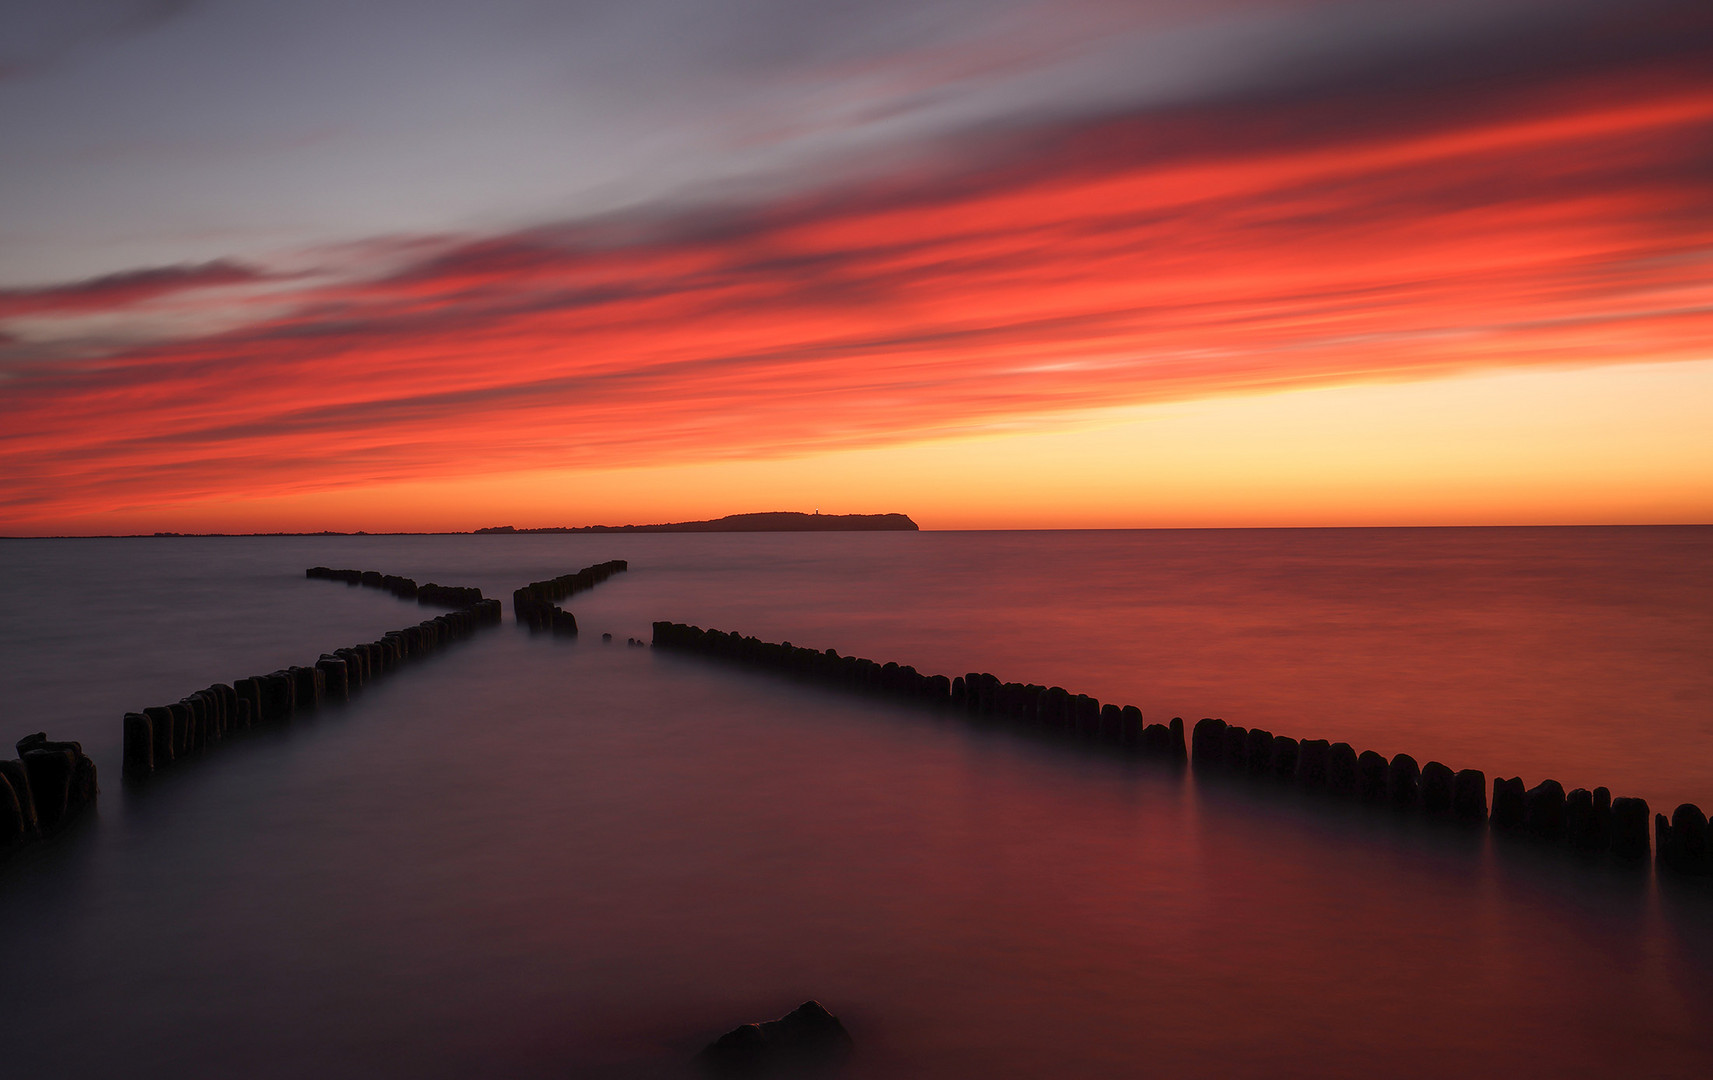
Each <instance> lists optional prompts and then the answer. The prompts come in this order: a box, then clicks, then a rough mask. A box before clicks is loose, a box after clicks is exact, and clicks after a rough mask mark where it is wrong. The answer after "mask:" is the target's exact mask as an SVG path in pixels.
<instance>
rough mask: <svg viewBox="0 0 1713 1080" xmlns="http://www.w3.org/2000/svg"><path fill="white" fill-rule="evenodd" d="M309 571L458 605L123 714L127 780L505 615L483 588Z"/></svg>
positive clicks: (337, 696) (337, 693)
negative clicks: (304, 661) (297, 662)
mask: <svg viewBox="0 0 1713 1080" xmlns="http://www.w3.org/2000/svg"><path fill="white" fill-rule="evenodd" d="M304 576H305V577H309V578H320V579H326V580H329V581H344V582H346V583H347V584H351V585H369V586H371V587H374V588H380V589H385V590H387V591H388V592H391V593H392V594H393V595H394V596H397V597H399V598H400V599H406V600H410V599H414V600H416V601H417V603H419V604H429V605H436V606H442V605H443V606H447V607H451V608H454V610H452V611H449V612H446V613H445V614H441V615H436V616H434V617H432V618H429V619H424V620H422V621H421V622H419V623H417V624H415V625H414V626H407V627H405V628H404V629H402V630H390V631H388V632H387V633H386V634H384V635H382V636H381V637H380V638H377V639H376V640H374V641H370V642H364V643H363V644H360V645H352V646H350V647H348V648H343V649H334V650H333V651H332V652H326V653H322V654H321V657H320V659H318V660H316V661H315V663H313V664H308V665H302V666H294V667H288V668H281V669H279V670H277V671H273V672H270V673H268V674H266V675H253V676H251V677H249V678H246V679H238V680H236V681H234V682H232V683H231V684H227V683H215V684H214V685H213V686H210V687H207V688H206V689H203V690H198V691H196V692H195V693H193V694H191V695H190V696H189V697H187V698H184V699H182V700H181V701H179V702H177V703H176V704H172V705H159V706H152V707H150V708H146V709H143V710H142V711H141V712H134V713H126V714H125V776H126V778H127V779H131V780H141V779H143V778H145V777H148V776H151V775H153V774H154V773H157V772H161V771H163V770H165V769H168V768H171V767H172V766H174V765H177V764H181V763H183V762H184V761H186V760H188V759H190V758H194V757H198V756H200V755H201V754H203V753H204V752H205V751H208V750H210V749H213V748H214V747H216V746H218V745H219V744H220V743H222V742H224V741H225V740H226V739H228V738H231V737H232V736H234V735H236V734H237V733H239V732H241V731H246V730H249V729H251V728H256V727H264V726H275V725H280V724H286V723H289V722H290V721H291V719H292V718H293V717H294V716H296V715H298V714H299V713H306V712H309V711H311V710H314V709H317V708H319V707H321V706H322V705H323V704H326V703H329V702H338V701H345V700H346V699H348V698H349V697H350V696H351V695H352V694H354V693H356V692H357V691H358V690H360V689H362V687H363V686H364V685H365V684H367V683H368V682H370V681H372V680H374V679H378V678H380V677H381V676H383V675H386V674H389V673H390V672H393V671H395V670H397V669H398V668H399V667H401V666H402V665H404V664H405V663H408V662H409V661H411V660H414V659H417V658H420V657H423V656H427V655H428V654H429V653H432V652H435V651H437V650H439V649H441V648H443V647H445V646H446V645H449V644H451V643H452V642H454V641H459V640H461V639H463V638H467V637H469V636H470V635H471V634H474V633H475V632H476V631H477V630H478V629H480V628H481V627H483V626H495V625H498V624H499V622H500V619H501V610H500V602H499V601H498V600H485V599H483V598H482V590H480V589H473V588H460V587H454V586H446V585H434V584H429V585H422V586H418V585H417V584H416V582H414V581H412V580H411V579H409V578H401V577H394V576H392V575H390V574H389V575H382V574H377V573H374V572H373V571H369V572H360V571H356V570H329V569H328V568H327V567H325V566H314V567H310V568H309V569H308V570H306V571H304Z"/></svg>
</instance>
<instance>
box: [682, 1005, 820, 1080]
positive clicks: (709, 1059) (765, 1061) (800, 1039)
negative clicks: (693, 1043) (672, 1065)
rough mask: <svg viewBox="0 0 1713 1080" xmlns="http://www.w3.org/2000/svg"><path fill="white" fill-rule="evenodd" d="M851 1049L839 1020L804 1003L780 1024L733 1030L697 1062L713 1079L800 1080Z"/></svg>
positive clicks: (697, 1057)
mask: <svg viewBox="0 0 1713 1080" xmlns="http://www.w3.org/2000/svg"><path fill="white" fill-rule="evenodd" d="M850 1051H851V1037H850V1035H849V1033H847V1032H846V1031H845V1026H844V1025H843V1024H841V1023H839V1018H838V1017H836V1016H834V1015H833V1014H832V1013H830V1012H828V1011H827V1010H826V1009H824V1008H822V1007H821V1003H820V1002H818V1001H805V1002H804V1003H803V1004H801V1005H799V1006H797V1008H795V1009H793V1010H792V1011H791V1012H789V1013H786V1014H785V1015H784V1016H782V1017H780V1018H779V1019H777V1020H769V1021H767V1022H765V1023H761V1024H745V1025H743V1026H742V1027H738V1028H733V1029H732V1030H731V1031H728V1032H726V1033H725V1034H724V1035H721V1036H720V1037H719V1038H718V1039H715V1040H714V1041H713V1042H711V1043H709V1044H708V1045H707V1046H706V1047H704V1048H703V1050H702V1052H701V1053H700V1054H697V1055H696V1063H697V1064H698V1065H700V1066H701V1067H702V1068H703V1069H704V1070H705V1071H707V1072H709V1073H711V1074H713V1075H715V1076H801V1075H804V1074H805V1073H806V1072H807V1073H813V1072H818V1071H820V1070H823V1069H828V1068H832V1067H834V1066H837V1065H838V1064H840V1063H841V1062H843V1061H844V1060H845V1059H846V1058H847V1057H848V1056H849V1055H850Z"/></svg>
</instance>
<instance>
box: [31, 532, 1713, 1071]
mask: <svg viewBox="0 0 1713 1080" xmlns="http://www.w3.org/2000/svg"><path fill="white" fill-rule="evenodd" d="M608 558H625V559H629V560H630V563H631V567H632V569H631V571H630V572H629V573H628V574H624V575H620V576H618V577H616V578H614V579H612V580H611V581H609V582H607V583H605V584H603V585H601V586H599V587H598V588H597V589H596V590H595V591H594V592H592V593H587V594H579V595H578V596H576V597H574V598H573V599H572V601H571V602H570V603H569V604H568V606H569V607H571V608H572V610H574V611H575V612H576V614H577V616H578V619H579V622H580V623H581V624H582V626H583V630H584V634H583V636H582V637H581V638H580V639H578V640H576V641H569V640H566V639H555V638H552V637H548V636H536V637H532V636H530V635H529V634H528V633H527V632H526V631H523V630H520V629H518V628H517V627H515V626H514V625H513V624H512V623H510V622H509V621H508V622H507V624H506V625H505V626H504V627H502V628H499V629H493V630H486V631H483V632H482V633H480V634H479V635H478V636H477V637H476V638H475V639H473V640H471V641H469V642H466V643H463V644H460V645H457V646H454V647H452V648H451V649H449V650H447V651H445V652H443V653H441V654H440V655H438V656H436V657H434V658H431V659H429V660H428V661H426V662H424V663H420V664H415V665H412V666H409V667H407V668H406V669H404V670H403V671H401V672H400V673H398V674H396V675H393V676H390V677H388V678H387V679H385V680H383V681H381V682H378V683H375V684H372V685H371V686H370V687H369V688H366V689H365V690H364V692H363V693H362V695H361V696H360V698H358V699H357V700H354V701H353V702H351V703H350V704H349V705H346V706H341V707H334V708H329V709H326V710H323V711H322V712H320V713H318V714H316V715H314V716H313V718H310V719H308V720H300V721H299V722H298V723H297V724H295V725H294V726H292V727H290V728H288V729H285V730H280V731H270V732H265V733H259V734H257V735H255V736H254V737H251V738H246V739H242V740H239V741H236V742H233V743H228V744H227V745H225V746H223V747H221V748H220V749H219V750H218V751H217V752H215V753H212V754H210V755H208V756H207V757H206V758H204V759H203V760H202V761H200V762H197V763H193V764H190V765H186V766H181V767H180V768H179V769H178V770H176V771H175V772H173V773H171V774H168V775H165V776H163V777H161V778H159V779H158V780H157V781H155V782H153V783H150V784H149V785H147V786H146V787H144V788H141V789H139V788H134V787H128V786H126V785H124V784H122V783H121V782H120V778H119V735H120V722H119V721H120V717H121V715H122V714H123V713H124V712H126V711H128V710H134V709H137V708H140V707H142V706H144V705H151V704H158V703H163V702H166V701H169V700H177V699H178V698H179V697H181V696H183V695H184V694H186V693H188V692H190V691H192V690H194V689H197V688H200V687H202V686H205V685H207V684H208V683H210V682H213V681H229V680H231V679H233V678H235V677H239V676H243V675H247V674H254V673H258V672H262V671H267V670H272V669H273V668H276V667H279V666H282V665H285V664H291V663H306V662H309V661H311V660H313V659H314V657H315V656H316V655H318V654H319V653H320V652H322V651H324V650H330V649H332V648H335V647H338V646H343V645H346V644H350V643H352V642H356V641H360V640H370V639H372V638H373V637H375V636H377V635H378V634H380V633H381V632H383V631H385V630H388V629H393V628H396V627H399V626H402V625H405V624H407V623H410V622H414V621H416V620H418V619H420V618H422V617H423V616H424V615H425V614H427V612H426V611H424V610H423V609H419V608H417V607H415V606H414V605H410V604H405V603H401V602H400V601H397V600H395V599H393V598H392V597H390V596H387V595H385V594H383V593H379V592H375V591H371V590H367V589H352V588H347V587H345V586H342V585H338V584H334V583H330V582H325V581H308V580H305V579H304V578H303V576H302V573H303V568H304V567H306V566H309V565H314V564H317V563H321V564H326V565H331V566H354V567H357V568H360V569H376V570H382V571H385V572H389V573H400V574H405V575H408V576H411V577H415V578H417V579H418V580H419V581H428V580H435V581H439V582H441V583H443V584H460V585H478V586H480V587H481V588H482V589H483V590H484V592H486V593H487V594H488V595H500V596H508V597H509V593H510V590H511V589H512V588H514V587H516V586H518V585H520V584H523V583H524V582H526V581H530V580H535V579H539V578H543V577H548V576H551V575H554V574H558V573H563V572H566V571H569V570H575V569H577V568H579V567H581V566H585V565H588V564H590V563H594V562H599V561H603V560H605V559H608ZM0 589H3V592H0V595H4V596H5V597H6V601H5V604H4V606H3V607H0V718H3V719H4V720H5V721H6V722H7V728H8V730H0V736H4V738H5V739H6V741H8V742H9V741H10V740H11V739H13V738H16V737H17V736H18V735H22V734H24V733H26V732H28V731H34V730H39V729H46V730H47V731H49V732H50V734H52V735H53V736H55V737H59V738H76V739H80V740H82V741H83V743H84V745H85V748H86V749H87V750H88V751H90V752H91V753H92V754H93V755H94V756H95V758H96V760H97V762H98V764H99V766H100V768H101V774H102V779H103V795H102V801H101V805H100V810H99V813H98V814H97V815H96V816H95V817H94V818H93V819H91V820H88V821H86V822H85V823H83V824H82V825H80V826H79V827H78V828H76V829H75V830H74V831H73V833H72V834H71V835H67V836H64V837H62V838H61V839H60V840H58V841H57V842H56V843H54V844H51V845H38V846H37V847H36V848H34V849H31V850H29V851H27V852H25V853H24V854H23V855H21V856H19V857H16V858H14V859H12V860H11V861H10V862H9V863H7V864H6V865H4V866H0V957H3V958H4V959H3V962H0V1035H4V1036H5V1038H4V1039H0V1075H4V1076H20V1077H35V1076H40V1077H61V1076H64V1077H83V1076H115V1075H124V1076H163V1077H164V1076H175V1077H183V1076H255V1077H273V1076H280V1077H287V1076H291V1077H296V1076H300V1075H305V1074H313V1075H321V1076H364V1077H373V1076H398V1077H440V1076H444V1077H465V1076H525V1077H533V1076H678V1075H683V1074H684V1071H685V1070H684V1064H683V1063H684V1062H685V1060H686V1059H687V1058H688V1057H689V1056H690V1055H691V1054H693V1053H694V1051H695V1050H696V1049H697V1048H698V1047H699V1046H701V1045H702V1044H703V1043H704V1042H706V1041H707V1040H708V1039H709V1038H711V1037H712V1036H714V1035H716V1034H718V1033H719V1032H720V1031H722V1030H724V1029H726V1028H728V1027H731V1026H732V1025H734V1024H737V1023H739V1022H742V1021H745V1020H752V1019H764V1018H767V1017H771V1016H776V1015H778V1014H780V1013H782V1012H784V1011H786V1010H788V1009H790V1008H791V1007H793V1006H794V1005H796V1004H797V1003H798V1002H799V1001H801V1000H803V999H804V998H807V997H816V998H819V999H820V1000H822V1001H823V1002H825V1003H826V1004H827V1005H828V1006H829V1007H831V1008H832V1009H833V1010H834V1011H835V1012H837V1013H839V1014H840V1016H841V1017H842V1018H843V1019H844V1020H845V1022H846V1024H847V1026H848V1027H849V1028H850V1029H851V1030H852V1033H853V1035H854V1036H855V1038H856V1039H857V1043H858V1047H859V1054H858V1057H857V1059H856V1061H855V1062H854V1065H853V1069H852V1073H853V1075H856V1076H863V1077H909V1076H922V1077H957V1076H983V1077H1011V1076H1015V1077H1027V1076H1088V1077H1101V1076H1135V1075H1143V1074H1154V1075H1162V1076H1256V1077H1261V1076H1291V1075H1300V1076H1375V1075H1385V1076H1423V1077H1426V1076H1443V1075H1446V1074H1448V1073H1450V1074H1463V1075H1471V1074H1481V1075H1488V1074H1500V1073H1504V1072H1510V1073H1512V1074H1515V1075H1542V1074H1548V1073H1551V1074H1556V1075H1565V1076H1584V1075H1587V1076H1593V1075H1601V1076H1610V1075H1624V1076H1699V1075H1706V1074H1708V1073H1709V1072H1713V1026H1710V1025H1709V1023H1708V1018H1709V1017H1713V885H1685V884H1683V883H1678V882H1672V881H1669V880H1660V881H1656V880H1655V879H1654V878H1653V876H1652V875H1651V874H1650V873H1649V872H1647V871H1646V870H1643V871H1641V872H1628V873H1626V872H1623V871H1621V870H1617V869H1614V868H1612V867H1608V866H1604V865H1584V864H1582V863H1580V862H1579V861H1578V860H1576V859H1575V858H1572V857H1570V856H1568V855H1566V854H1564V853H1561V852H1542V851H1537V850H1534V849H1531V848H1529V847H1527V846H1524V845H1516V844H1509V843H1502V842H1496V841H1493V840H1490V839H1488V838H1487V837H1486V836H1485V835H1484V834H1476V835H1470V834H1467V833H1464V832H1461V831H1458V830H1455V829H1447V828H1442V827H1435V826H1433V825H1431V824H1429V823H1424V822H1420V821H1415V820H1407V819H1399V818H1396V817H1394V816H1393V815H1391V814H1390V813H1387V812H1384V811H1375V812H1362V811H1356V810H1352V809H1350V808H1345V807H1333V806H1328V805H1324V804H1321V803H1317V802H1314V801H1310V800H1304V799H1299V798H1296V797H1294V796H1293V795H1291V794H1290V793H1289V792H1285V791H1275V790H1270V789H1255V788H1250V787H1247V786H1240V785H1235V784H1228V783H1220V782H1217V781H1209V780H1207V779H1205V778H1198V777H1195V776H1192V775H1189V774H1186V773H1182V772H1179V771H1177V770H1174V769H1172V768H1169V767H1164V766H1160V765H1158V764H1155V763H1151V762H1138V761H1130V760H1122V759H1116V758H1113V757H1110V756H1107V755H1104V754H1102V753H1098V752H1094V751H1091V750H1089V749H1086V748H1083V747H1080V746H1078V745H1075V744H1066V743H1061V742H1057V741H1053V740H1050V739H1045V738H1039V737H1032V736H1030V735H1026V734H1021V733H1018V732H1013V731H1006V730H994V729H989V728H982V727H975V726H971V725H970V724H968V723H966V722H963V721H960V720H954V719H950V718H948V717H946V716H944V715H942V714H934V713H929V712H925V711H920V710H917V709H913V708H909V707H904V706H897V705H891V704H886V703H881V702H877V701H874V700H870V699H866V698H860V697H853V696H849V695H845V694H841V693H838V692H834V691H830V690H824V689H820V688H816V687H813V686H807V685H801V684H796V683H792V682H789V681H785V680H782V679H780V678H777V677H773V676H769V675H765V674H759V673H756V672H752V671H746V670H740V669H734V668H728V667H723V666H720V665H718V664H715V663H712V662H709V661H707V660H704V659H701V658H696V657H689V656H681V655H675V654H670V653H656V652H655V651H653V650H650V649H633V648H628V647H626V646H625V645H624V644H623V641H624V639H625V638H626V637H627V636H636V637H642V638H646V637H647V636H648V628H649V623H650V622H652V621H653V620H655V619H671V620H675V621H684V622H695V623H699V624H701V625H703V626H718V627H721V628H724V629H736V630H740V631H743V632H746V633H751V634H755V635H756V636H759V637H763V638H767V639H771V640H780V639H789V640H792V641H794V642H796V643H798V644H803V645H813V646H816V647H828V646H831V647H835V648H838V649H839V650H840V651H841V652H847V653H856V654H858V655H864V656H868V657H871V658H874V659H878V660H888V659H895V660H898V661H899V662H901V663H912V664H915V665H916V666H917V667H918V668H921V669H924V670H928V671H940V672H944V673H947V674H957V673H962V672H964V671H968V670H987V671H991V672H993V673H994V674H997V675H999V676H1000V677H1001V678H1004V679H1010V680H1017V681H1033V682H1039V683H1045V684H1052V683H1057V684H1060V685H1064V686H1066V687H1068V688H1070V689H1071V690H1073V691H1080V692H1085V693H1090V694H1093V695H1095V696H1097V697H1100V698H1101V699H1102V700H1111V701H1116V702H1120V703H1134V704H1137V705H1139V706H1140V707H1141V708H1142V710H1143V712H1144V714H1145V715H1147V716H1148V718H1149V719H1150V720H1163V719H1166V718H1169V717H1170V716H1172V715H1182V716H1184V717H1186V718H1189V719H1192V720H1193V719H1194V718H1196V717H1199V716H1203V715H1211V716H1222V717H1224V718H1225V719H1227V720H1229V721H1231V722H1233V723H1241V724H1247V725H1253V726H1261V727H1266V728H1269V729H1271V730H1274V731H1277V732H1280V733H1285V734H1291V735H1297V736H1306V737H1326V738H1332V739H1341V738H1342V739H1347V740H1348V741H1350V742H1352V743H1354V744H1355V745H1357V746H1358V748H1365V747H1372V748H1374V749H1377V750H1381V751H1383V752H1386V753H1388V754H1390V753H1394V752H1398V751H1407V752H1409V753H1411V754H1414V755H1415V756H1416V757H1417V758H1418V759H1419V760H1424V761H1425V760H1427V759H1429V758H1436V759H1439V760H1442V761H1444V762H1446V763H1447V764H1449V765H1451V766H1452V767H1453V768H1463V767H1474V768H1482V769H1485V770H1486V771H1487V772H1488V774H1489V776H1492V775H1494V774H1496V773H1504V774H1506V775H1513V774H1518V773H1520V774H1521V775H1522V776H1523V777H1524V778H1525V780H1527V781H1528V782H1529V783H1531V784H1532V783H1534V782H1535V781H1536V780H1538V779H1540V778H1543V777H1546V776H1552V777H1555V778H1557V779H1559V780H1561V781H1563V782H1564V784H1565V785H1566V787H1573V786H1592V785H1594V784H1607V785H1608V786H1610V787H1612V788H1613V790H1614V792H1615V793H1618V794H1638V795H1642V796H1644V797H1646V798H1648V799H1649V801H1650V802H1651V803H1653V804H1654V805H1655V807H1656V808H1663V809H1665V810H1667V811H1668V812H1669V810H1670V807H1671V806H1673V805H1675V804H1676V802H1678V801H1684V800H1690V801H1698V802H1700V803H1701V804H1702V805H1703V806H1704V807H1706V806H1708V805H1713V664H1709V663H1708V659H1707V658H1708V657H1709V656H1713V529H1708V528H1661V529H1445V530H1326V531H1318V530H1283V531H1264V530H1256V531H1214V532H1091V533H920V534H829V535H816V536H804V535H718V534H714V535H670V534H668V535H647V534H645V535H633V536H624V535H594V536H588V535H581V536H580V535H546V536H494V537H488V536H483V537H473V536H446V537H316V538H232V539H159V540H60V541H4V542H0ZM508 620H509V614H508ZM602 631H610V632H612V633H613V634H614V636H615V638H616V641H615V643H614V644H612V645H605V646H604V645H602V644H601V642H600V638H599V635H600V633H601V632H602Z"/></svg>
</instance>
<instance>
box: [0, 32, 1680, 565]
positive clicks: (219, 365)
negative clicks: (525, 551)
mask: <svg viewBox="0 0 1713 1080" xmlns="http://www.w3.org/2000/svg"><path fill="white" fill-rule="evenodd" d="M772 509H799V510H810V509H820V510H821V511H822V512H827V513H849V512H882V511H898V512H904V513H908V514H910V515H912V516H913V517H914V518H915V519H916V520H917V521H918V522H920V523H921V524H922V525H923V526H924V527H926V528H967V527H976V528H987V527H999V528H1005V527H1031V528H1033V527H1054V526H1064V527H1127V526H1138V527H1141V526H1179V525H1189V526H1199V525H1305V524H1332V525H1339V524H1466V523H1509V522H1515V523H1533V522H1709V521H1713V3H1709V2H1708V0H1630V2H1626V3H1622V4H1618V3H1612V2H1610V0H1603V2H1588V3H1585V2H1582V0H1479V2H1474V0H1470V2H1465V0H1435V2H1433V3H1426V2H1420V0H1412V2H1390V0H1381V2H1377V0H1362V2H1349V3H1333V2H1325V0H1200V2H1189V0H1137V2H1131V3H1121V2H1116V0H1053V2H1051V3H1047V2H1036V0H861V2H851V3H846V2H832V0H828V2H809V0H611V2H609V0H584V2H548V0H487V2H485V3H481V4H474V3H461V4H447V3H425V2H413V3H402V2H398V3H391V2H387V3H366V4H360V5H351V4H344V3H333V2H324V0H300V2H296V3H291V4H281V3H277V2H274V3H269V2H263V0H207V2H197V0H102V2H97V0H21V2H17V3H8V4H5V5H3V6H0V534H5V535H41V534H58V533H112V532H153V531H157V530H173V531H273V530H319V529H338V530H355V529H367V530H370V531H386V530H415V529H425V530H433V529H468V528H473V527H479V526H484V525H492V524H508V523H509V524H515V525H518V526H530V525H576V524H588V523H597V522H624V521H661V520H681V519H689V518H700V517H708V516H715V515H719V514H725V513H734V512H742V511H754V510H772Z"/></svg>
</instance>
